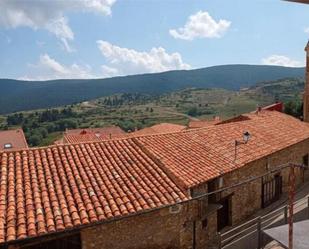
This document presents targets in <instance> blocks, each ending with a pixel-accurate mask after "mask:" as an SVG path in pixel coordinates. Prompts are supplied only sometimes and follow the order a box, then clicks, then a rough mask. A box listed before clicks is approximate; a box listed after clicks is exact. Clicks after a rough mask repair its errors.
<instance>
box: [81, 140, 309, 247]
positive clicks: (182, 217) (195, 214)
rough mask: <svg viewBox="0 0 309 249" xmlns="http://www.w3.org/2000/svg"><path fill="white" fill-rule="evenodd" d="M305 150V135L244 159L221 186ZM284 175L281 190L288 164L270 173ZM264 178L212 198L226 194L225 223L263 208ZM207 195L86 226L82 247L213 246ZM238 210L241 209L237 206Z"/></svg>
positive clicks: (308, 146) (300, 178) (213, 219)
mask: <svg viewBox="0 0 309 249" xmlns="http://www.w3.org/2000/svg"><path fill="white" fill-rule="evenodd" d="M308 154H309V139H307V140H305V141H303V142H301V143H298V144H295V145H292V146H290V147H288V148H286V149H283V150H281V151H277V152H275V153H273V154H270V155H268V156H266V157H264V158H261V159H259V160H256V161H254V162H250V163H248V165H246V166H243V167H241V168H240V169H238V170H235V171H232V172H230V173H228V174H226V175H224V176H223V185H222V188H225V187H228V186H232V185H234V184H237V183H239V182H241V181H244V180H247V179H249V178H250V177H255V176H261V175H263V174H266V173H267V172H269V171H271V170H274V169H275V168H276V167H278V166H279V165H283V164H285V163H287V162H293V163H297V164H303V163H304V157H306V156H307V155H308ZM305 171H306V170H304V169H300V168H296V169H295V175H296V185H297V187H299V186H301V184H302V183H303V182H304V180H305V179H306V180H307V177H306V178H305V177H304V175H307V172H305ZM278 174H279V175H280V176H282V191H283V192H287V191H288V176H289V168H285V169H283V170H281V171H276V172H274V173H273V174H271V175H270V176H268V180H269V179H273V178H274V177H275V175H278ZM262 181H263V180H262V179H261V178H259V179H257V180H255V181H253V182H251V183H248V184H245V185H243V186H240V187H236V188H233V189H230V190H228V191H224V192H222V193H221V194H218V195H217V197H216V201H217V203H218V204H220V203H221V200H224V199H226V198H227V199H228V202H229V207H230V210H228V212H229V224H228V225H235V224H237V223H239V222H241V221H243V220H244V219H246V218H248V217H249V216H251V215H253V214H254V213H255V212H256V211H258V210H260V209H261V208H262ZM208 186H209V182H205V183H203V184H201V185H199V186H196V187H194V188H192V189H191V193H192V197H197V196H200V195H203V194H205V193H207V192H208V189H209V188H208ZM211 206H212V205H211V204H209V198H201V199H200V200H196V201H192V202H190V203H186V204H183V205H181V208H180V211H177V212H176V213H174V214H173V213H171V211H170V209H169V208H165V209H162V210H158V211H153V212H150V213H147V214H143V215H140V216H137V217H131V218H128V219H124V220H120V221H116V222H113V223H109V224H104V225H100V226H97V227H93V228H88V229H85V230H82V231H81V238H82V241H83V242H82V243H83V249H95V248H102V249H105V248H116V249H118V248H119V249H120V248H121V249H122V248H128V249H133V248H134V249H144V248H149V249H152V248H153V249H155V248H166V249H174V248H175V249H176V248H181V249H194V248H195V249H202V248H203V249H204V248H207V247H210V246H214V245H215V244H216V242H217V239H218V237H217V236H218V223H217V219H218V218H219V217H218V212H219V210H216V209H213V210H212V207H211ZM240 210H241V212H240Z"/></svg>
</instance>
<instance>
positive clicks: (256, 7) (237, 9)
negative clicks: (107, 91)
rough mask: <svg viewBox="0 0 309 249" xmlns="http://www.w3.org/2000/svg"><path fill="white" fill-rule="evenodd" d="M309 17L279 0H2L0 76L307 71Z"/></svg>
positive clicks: (300, 7) (39, 77)
mask: <svg viewBox="0 0 309 249" xmlns="http://www.w3.org/2000/svg"><path fill="white" fill-rule="evenodd" d="M308 14H309V5H308V6H307V5H301V4H293V3H287V2H283V1H280V0H249V1H248V0H233V1H231V0H215V1H214V0H190V1H189V0H66V1H63V0H62V1H53V0H51V1H47V0H0V78H15V79H31V80H32V79H35V80H46V79H56V78H98V77H99V78H100V77H102V78H103V77H111V76H116V75H128V74H136V73H147V72H160V71H166V70H174V69H175V70H177V69H191V68H200V67H207V66H213V65H221V64H236V63H237V64H238V63H245V64H273V65H284V66H302V65H304V58H305V54H304V46H305V43H306V41H307V38H308V36H309V19H308Z"/></svg>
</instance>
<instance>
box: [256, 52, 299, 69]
mask: <svg viewBox="0 0 309 249" xmlns="http://www.w3.org/2000/svg"><path fill="white" fill-rule="evenodd" d="M262 64H264V65H274V66H284V67H302V66H304V64H303V63H302V62H300V61H297V60H293V59H291V58H289V57H287V56H284V55H275V54H274V55H271V56H269V57H267V58H263V59H262Z"/></svg>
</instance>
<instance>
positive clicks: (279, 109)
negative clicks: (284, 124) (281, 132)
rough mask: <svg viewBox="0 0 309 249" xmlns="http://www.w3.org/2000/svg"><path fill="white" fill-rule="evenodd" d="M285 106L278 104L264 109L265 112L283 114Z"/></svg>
mask: <svg viewBox="0 0 309 249" xmlns="http://www.w3.org/2000/svg"><path fill="white" fill-rule="evenodd" d="M283 108H284V105H283V103H282V102H277V103H274V104H272V105H268V106H265V107H263V108H262V109H263V110H269V111H278V112H283Z"/></svg>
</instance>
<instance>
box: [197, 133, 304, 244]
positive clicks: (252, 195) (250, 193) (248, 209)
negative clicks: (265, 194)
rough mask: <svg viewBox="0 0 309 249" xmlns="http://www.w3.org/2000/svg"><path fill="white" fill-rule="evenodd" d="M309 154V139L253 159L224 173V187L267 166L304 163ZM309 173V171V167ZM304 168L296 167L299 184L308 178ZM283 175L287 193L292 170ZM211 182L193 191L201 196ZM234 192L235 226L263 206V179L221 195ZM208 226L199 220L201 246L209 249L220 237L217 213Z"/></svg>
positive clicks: (210, 217)
mask: <svg viewBox="0 0 309 249" xmlns="http://www.w3.org/2000/svg"><path fill="white" fill-rule="evenodd" d="M308 153H309V139H308V140H306V141H303V142H301V143H299V144H297V145H293V146H291V147H289V148H287V149H284V150H282V151H278V152H276V153H273V154H271V155H269V156H267V157H264V158H261V159H259V160H257V161H254V162H251V163H249V164H248V165H246V166H244V167H242V168H240V169H238V170H235V171H233V172H231V173H228V174H226V175H224V177H223V179H224V181H223V187H228V186H231V185H233V184H236V183H239V182H241V181H243V180H246V179H248V178H249V177H254V176H259V175H262V174H265V173H266V172H267V165H268V167H269V170H271V169H274V168H276V167H278V166H279V165H282V164H285V163H288V162H293V163H299V164H302V162H303V161H302V160H303V156H304V155H306V154H308ZM307 171H308V173H309V170H307ZM303 173H304V170H303V169H298V168H297V169H295V174H296V184H297V187H299V186H300V185H301V184H302V183H303V180H304V177H303ZM281 175H282V177H283V192H287V191H288V177H289V169H288V168H287V169H284V170H282V171H281ZM206 185H207V183H205V184H203V185H200V186H198V188H196V189H194V190H193V191H192V192H193V193H194V194H197V195H200V194H202V193H203V192H204V191H205V192H204V193H206V192H207V186H206ZM229 195H231V197H230V198H231V199H232V206H231V224H232V225H235V224H237V223H239V222H241V221H243V220H244V219H246V218H247V217H249V216H251V215H253V214H254V212H256V211H257V210H259V209H261V205H262V201H261V200H262V199H261V198H262V197H261V196H262V180H261V179H259V180H256V181H254V182H251V183H249V184H245V185H243V186H239V187H237V188H234V189H231V190H228V191H225V192H223V193H221V198H224V197H226V196H229ZM207 220H208V225H207V229H205V228H202V226H201V223H202V220H199V221H198V222H197V224H200V225H198V227H197V228H198V231H197V238H196V239H197V248H206V247H207V245H208V244H209V243H210V244H213V243H212V242H211V241H213V240H214V239H216V235H217V212H213V213H212V214H211V215H209V216H208V218H207Z"/></svg>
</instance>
